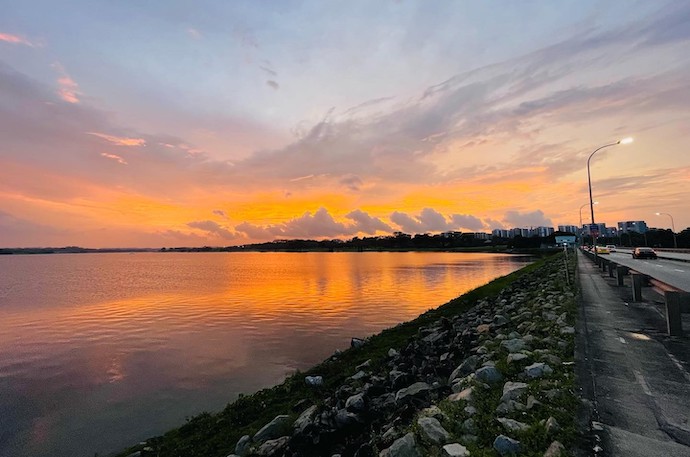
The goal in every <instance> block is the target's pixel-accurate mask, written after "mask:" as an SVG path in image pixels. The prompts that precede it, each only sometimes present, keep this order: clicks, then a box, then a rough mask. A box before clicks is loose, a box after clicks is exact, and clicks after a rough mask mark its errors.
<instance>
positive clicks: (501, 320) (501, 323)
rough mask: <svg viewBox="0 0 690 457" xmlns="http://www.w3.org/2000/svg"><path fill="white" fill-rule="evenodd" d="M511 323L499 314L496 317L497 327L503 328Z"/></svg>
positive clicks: (495, 323)
mask: <svg viewBox="0 0 690 457" xmlns="http://www.w3.org/2000/svg"><path fill="white" fill-rule="evenodd" d="M509 322H510V321H509V320H508V318H507V317H505V316H503V315H501V314H497V315H495V316H494V325H495V326H496V327H503V326H504V325H507V324H508V323H509Z"/></svg>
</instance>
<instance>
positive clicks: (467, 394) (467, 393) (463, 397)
mask: <svg viewBox="0 0 690 457" xmlns="http://www.w3.org/2000/svg"><path fill="white" fill-rule="evenodd" d="M473 392H474V387H468V388H467V389H465V390H463V391H462V392H459V393H457V394H450V395H449V396H448V400H449V401H453V402H455V401H467V402H471V401H472V393H473Z"/></svg>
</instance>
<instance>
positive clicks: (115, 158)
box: [101, 152, 127, 165]
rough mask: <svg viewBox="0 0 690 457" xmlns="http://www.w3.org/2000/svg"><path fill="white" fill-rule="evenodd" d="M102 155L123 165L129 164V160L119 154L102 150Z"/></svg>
mask: <svg viewBox="0 0 690 457" xmlns="http://www.w3.org/2000/svg"><path fill="white" fill-rule="evenodd" d="M101 155H102V156H103V157H105V158H107V159H111V160H116V161H117V162H118V163H121V164H122V165H127V161H126V160H125V159H123V158H122V157H120V156H119V155H116V154H108V153H107V152H101Z"/></svg>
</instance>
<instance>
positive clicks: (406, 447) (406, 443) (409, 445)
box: [379, 433, 422, 457]
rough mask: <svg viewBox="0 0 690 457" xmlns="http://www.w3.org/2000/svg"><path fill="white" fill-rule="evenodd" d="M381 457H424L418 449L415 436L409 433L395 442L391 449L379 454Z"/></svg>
mask: <svg viewBox="0 0 690 457" xmlns="http://www.w3.org/2000/svg"><path fill="white" fill-rule="evenodd" d="M379 457H422V454H421V453H420V452H419V450H418V449H417V442H416V441H415V439H414V434H412V433H408V434H407V435H405V436H403V437H402V438H398V439H397V440H395V441H394V442H393V444H392V445H391V447H389V448H388V449H384V450H383V451H381V452H380V453H379Z"/></svg>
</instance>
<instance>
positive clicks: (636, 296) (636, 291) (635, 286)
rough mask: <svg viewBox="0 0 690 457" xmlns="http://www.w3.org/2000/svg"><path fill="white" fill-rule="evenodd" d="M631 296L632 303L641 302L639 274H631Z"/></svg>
mask: <svg viewBox="0 0 690 457" xmlns="http://www.w3.org/2000/svg"><path fill="white" fill-rule="evenodd" d="M630 276H631V277H632V295H633V301H642V276H643V275H641V274H639V273H632V274H631V275H630Z"/></svg>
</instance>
